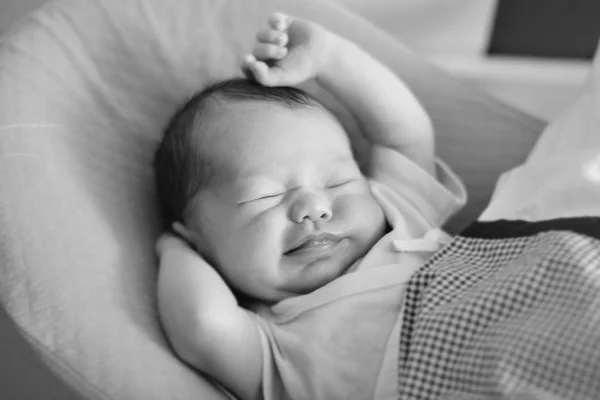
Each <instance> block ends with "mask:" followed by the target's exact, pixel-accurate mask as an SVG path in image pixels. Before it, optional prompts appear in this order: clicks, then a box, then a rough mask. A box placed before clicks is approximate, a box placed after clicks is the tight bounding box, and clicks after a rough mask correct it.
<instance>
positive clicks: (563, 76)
mask: <svg viewBox="0 0 600 400" xmlns="http://www.w3.org/2000/svg"><path fill="white" fill-rule="evenodd" d="M46 1H48V0H0V32H1V31H2V30H6V29H8V28H9V27H10V25H11V24H13V23H14V22H15V21H18V20H19V19H20V18H22V17H23V16H24V15H26V14H27V13H29V12H30V11H31V10H33V9H35V8H36V7H38V6H39V5H41V4H43V3H45V2H46ZM323 1H328V0H323ZM337 1H338V2H339V3H342V4H344V5H346V6H347V7H348V8H350V9H352V10H354V11H355V12H357V13H358V14H361V15H363V16H364V17H365V18H367V19H369V20H370V21H372V22H373V23H374V24H376V25H378V26H379V27H381V28H382V29H384V30H385V31H387V32H388V33H389V34H390V35H392V36H394V37H396V38H398V39H399V40H401V41H402V42H404V43H406V44H407V45H408V46H409V47H411V48H412V49H413V50H414V51H416V52H417V53H420V54H422V55H423V56H425V57H426V58H427V59H429V60H430V61H431V62H433V63H434V64H436V65H438V66H439V67H441V68H442V69H445V70H446V71H448V72H449V73H451V74H453V75H455V76H457V77H458V78H460V79H463V80H465V81H466V82H468V83H469V84H470V85H472V86H475V87H478V88H481V89H482V90H484V91H486V92H488V93H490V94H491V95H492V96H495V97H496V98H498V99H500V100H502V101H504V102H505V103H507V104H509V105H511V106H513V107H516V108H519V109H521V110H524V111H526V112H528V113H530V114H533V115H535V116H537V117H540V118H542V119H545V120H551V119H553V118H555V117H556V115H558V114H559V113H560V112H561V110H563V109H564V108H565V107H567V106H568V105H569V104H570V103H571V102H572V101H573V99H574V98H575V96H576V94H577V93H578V90H579V88H580V86H581V84H582V83H583V80H584V79H585V77H586V74H587V71H588V69H589V64H590V59H591V57H592V54H593V52H594V49H595V48H596V44H597V42H598V37H599V35H600V1H599V0H337Z"/></svg>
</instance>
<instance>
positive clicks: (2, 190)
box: [0, 0, 544, 400]
mask: <svg viewBox="0 0 600 400" xmlns="http://www.w3.org/2000/svg"><path fill="white" fill-rule="evenodd" d="M274 10H283V11H287V12H290V13H292V14H296V15H299V16H304V17H310V18H313V19H315V20H317V21H319V22H322V23H324V24H325V25H327V26H329V27H331V28H332V29H333V30H335V31H337V32H339V33H341V34H343V35H345V36H347V37H349V38H350V39H353V40H355V41H356V42H358V43H359V44H361V45H363V46H364V47H365V48H366V49H368V50H369V51H371V52H372V53H373V54H374V55H375V56H377V57H379V58H380V59H381V60H383V61H384V62H385V63H387V64H388V65H389V66H390V67H391V68H393V69H394V70H395V71H396V72H397V73H398V74H399V75H401V76H402V77H404V78H405V79H406V81H407V82H408V84H409V85H410V86H411V87H412V88H413V90H414V91H415V92H416V94H417V95H418V96H419V97H420V98H421V99H422V100H423V102H424V104H425V106H426V107H427V109H428V110H429V111H430V113H431V114H432V116H433V119H434V122H435V125H436V128H437V134H438V143H439V144H438V149H439V153H440V155H441V157H443V158H444V159H446V160H447V162H448V163H449V164H450V165H451V166H452V167H454V169H455V170H456V172H457V173H458V174H459V175H461V176H462V177H463V179H465V181H466V184H467V188H468V190H469V191H470V196H471V197H470V198H471V203H470V206H469V207H468V208H467V209H466V210H465V211H464V212H462V213H461V214H460V215H459V216H458V217H457V218H456V219H455V220H454V221H453V222H452V224H451V225H450V226H449V229H451V230H455V231H456V230H458V229H459V228H460V227H462V226H464V225H465V224H466V223H467V222H468V221H470V220H472V219H473V218H475V217H476V216H477V215H478V213H479V212H480V211H481V210H482V208H483V207H484V206H485V204H486V202H487V199H488V198H489V196H490V194H491V188H492V187H493V184H494V181H495V179H496V177H497V176H498V175H499V174H500V173H501V172H502V171H504V170H506V169H508V168H510V167H512V166H514V165H516V164H518V163H519V162H521V161H522V160H523V159H524V158H525V156H526V155H527V152H528V150H529V149H530V148H531V146H532V144H533V143H534V141H535V139H536V137H537V134H538V132H539V131H540V130H541V129H542V128H543V126H544V123H542V122H541V121H538V120H536V119H534V118H531V117H528V116H526V115H523V114H522V113H519V112H517V111H514V110H511V109H509V108H507V107H504V106H501V105H499V104H498V103H497V102H495V101H493V100H491V99H490V98H488V97H486V96H484V95H482V94H481V93H478V92H476V91H474V90H472V89H470V88H468V87H466V86H465V85H463V84H461V83H460V82H458V81H456V80H453V79H451V78H449V77H448V76H446V75H445V74H443V73H440V72H439V71H438V70H436V69H435V68H433V67H431V66H429V65H427V64H426V63H425V62H423V61H422V60H421V59H419V58H418V57H417V56H415V55H413V54H412V53H411V52H409V51H408V50H407V49H406V48H405V47H403V46H402V45H401V44H399V43H398V42H396V41H395V40H394V39H392V38H390V37H388V36H386V35H385V34H383V33H382V32H380V31H378V30H377V29H376V28H375V27H373V26H371V25H370V24H369V23H367V22H365V21H364V20H363V19H361V18H359V17H357V16H354V15H352V14H351V13H350V12H348V11H346V10H344V9H343V8H342V7H341V6H339V5H337V4H336V3H333V2H325V1H319V0H302V1H292V0H255V1H250V0H247V1H235V0H178V1H177V2H173V1H171V0H128V1H123V0H78V1H75V0H62V1H57V2H53V3H49V4H48V5H46V6H45V7H44V8H42V9H41V10H39V11H38V12H37V13H35V14H34V15H32V16H30V17H29V18H27V19H25V20H24V21H22V22H21V23H20V24H19V25H18V26H17V27H15V29H13V30H12V31H11V32H9V33H8V34H7V35H6V36H5V37H4V38H3V39H2V44H1V47H0V274H1V275H0V299H1V301H2V305H3V307H4V308H5V309H6V311H7V312H8V314H9V315H10V317H11V318H12V320H13V321H14V322H15V323H16V325H17V326H18V328H19V329H20V331H21V332H22V334H23V335H24V336H25V337H26V339H27V340H28V342H29V343H30V344H31V345H32V347H33V348H34V349H35V351H36V353H37V354H38V356H39V357H40V358H41V359H42V360H43V361H44V363H45V364H46V365H48V366H49V367H50V369H51V370H52V371H53V372H54V373H56V374H58V375H59V376H60V377H61V379H63V380H64V381H66V382H68V384H69V385H71V386H72V387H74V388H75V389H76V390H77V391H78V392H79V393H81V394H82V395H83V396H85V397H86V398H89V399H120V400H127V399H147V400H152V399H157V400H158V399H160V400H163V399H211V398H212V399H221V398H223V395H222V394H221V393H219V392H218V391H217V390H216V389H215V388H214V386H213V385H211V384H209V383H208V381H207V380H205V379H204V378H202V377H200V376H199V375H198V374H197V373H195V372H194V371H192V370H191V369H189V368H188V367H187V366H186V365H184V364H183V363H181V362H180V361H179V360H178V359H177V358H176V357H175V356H174V354H173V353H172V351H171V350H170V348H169V346H168V344H167V342H166V340H165V338H164V336H163V334H162V332H161V329H160V325H159V322H158V319H157V315H156V304H155V300H156V298H155V285H156V260H155V256H154V253H153V245H154V241H155V239H156V237H157V235H158V234H159V231H160V229H161V227H160V225H159V222H158V221H159V218H158V209H157V205H156V201H155V191H154V187H153V177H152V168H151V159H152V155H153V152H154V149H155V147H156V145H157V143H158V141H159V139H160V135H161V130H162V128H163V126H164V125H165V123H166V121H167V118H168V117H169V116H170V114H171V113H173V112H174V110H175V109H176V107H177V106H178V105H179V104H180V103H181V102H182V101H184V100H185V99H186V98H187V97H188V96H190V95H191V94H192V93H193V92H195V91H196V90H198V89H199V88H201V87H202V86H203V85H204V84H206V83H208V82H211V81H213V80H216V79H221V78H225V77H230V76H232V75H237V74H239V71H238V63H239V61H240V59H241V57H242V56H243V55H244V54H245V53H246V52H247V51H249V50H250V47H251V43H252V41H253V38H254V32H255V30H256V29H257V28H258V27H259V26H260V25H261V24H262V23H263V21H264V19H265V17H266V16H267V15H268V14H269V13H270V12H272V11H274ZM329 104H334V103H332V102H330V101H329ZM337 109H338V110H339V107H337ZM342 113H343V111H342ZM344 121H346V122H347V123H348V126H350V127H351V126H352V123H351V121H350V120H349V119H348V118H347V116H346V117H344Z"/></svg>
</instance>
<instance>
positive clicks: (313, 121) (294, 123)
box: [195, 101, 353, 175]
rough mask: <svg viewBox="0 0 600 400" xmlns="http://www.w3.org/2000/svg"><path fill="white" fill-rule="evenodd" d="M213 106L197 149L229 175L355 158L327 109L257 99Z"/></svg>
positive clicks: (197, 141)
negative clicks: (291, 105) (290, 105)
mask: <svg viewBox="0 0 600 400" xmlns="http://www.w3.org/2000/svg"><path fill="white" fill-rule="evenodd" d="M211 107H213V108H212V109H210V110H208V112H207V113H206V114H207V115H206V117H207V118H206V119H205V121H203V123H202V128H203V129H200V131H204V132H198V134H197V135H195V136H196V139H195V140H196V145H197V146H200V148H201V149H202V153H203V154H205V155H206V156H209V157H211V158H212V159H213V161H214V162H215V163H217V164H219V166H220V168H224V169H226V170H227V171H228V172H229V173H230V174H234V175H238V174H249V172H248V171H257V172H260V171H262V170H266V171H268V170H271V169H272V170H277V169H278V168H283V167H288V166H294V165H298V166H299V165H300V164H301V163H306V164H310V163H311V162H314V163H319V162H320V163H321V164H323V165H324V164H326V163H327V164H330V165H331V163H332V162H333V160H339V159H351V160H353V157H352V151H351V148H350V144H349V140H348V138H347V136H346V133H345V131H344V130H343V128H342V127H341V125H340V123H339V122H338V121H337V120H336V119H335V117H334V116H332V115H331V114H330V113H329V111H327V110H323V109H320V108H317V107H316V106H309V105H301V106H297V107H288V106H286V105H278V104H269V103H266V102H259V101H246V102H221V103H220V104H219V103H214V104H213V105H212V106H211Z"/></svg>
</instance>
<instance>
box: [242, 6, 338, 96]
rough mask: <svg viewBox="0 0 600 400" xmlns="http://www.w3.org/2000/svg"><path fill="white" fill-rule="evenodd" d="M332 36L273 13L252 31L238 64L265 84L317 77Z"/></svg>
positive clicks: (300, 81)
mask: <svg viewBox="0 0 600 400" xmlns="http://www.w3.org/2000/svg"><path fill="white" fill-rule="evenodd" d="M332 37H333V36H332V35H331V33H330V32H329V31H327V30H326V29H325V28H323V27H322V26H320V25H318V24H316V23H313V22H310V21H305V20H302V19H297V18H293V17H290V16H288V15H285V14H283V13H274V14H273V15H272V16H271V17H270V18H269V19H268V21H267V24H266V25H265V26H264V27H263V28H262V29H260V30H259V31H258V33H257V34H256V43H255V45H254V49H253V51H252V54H249V55H248V56H247V57H246V58H245V59H244V62H243V64H242V69H243V70H244V72H245V73H246V74H247V75H250V76H251V77H253V78H254V79H256V80H257V81H258V82H259V83H261V84H263V85H265V86H290V85H296V84H299V83H302V82H304V81H306V80H309V79H312V78H315V77H317V75H318V74H319V72H320V70H321V68H322V66H323V65H324V64H325V62H326V60H327V57H328V56H329V52H330V48H331V42H332Z"/></svg>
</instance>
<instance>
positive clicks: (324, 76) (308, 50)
mask: <svg viewBox="0 0 600 400" xmlns="http://www.w3.org/2000/svg"><path fill="white" fill-rule="evenodd" d="M245 67H246V69H247V70H250V71H251V72H252V74H253V75H254V77H255V78H256V79H257V80H258V81H259V82H261V83H263V84H265V85H269V86H280V85H294V84H298V83H301V82H303V81H304V80H307V79H311V78H315V79H316V80H317V81H318V82H319V83H320V84H321V85H322V86H323V87H324V88H325V89H327V91H329V92H330V93H331V94H333V95H334V96H335V97H337V98H338V99H339V100H340V101H341V102H342V103H343V104H344V105H345V106H346V107H348V108H349V110H350V111H351V112H352V114H353V115H354V116H355V117H356V118H357V121H358V123H359V126H360V128H361V131H362V132H363V134H364V135H365V136H366V137H367V139H369V140H370V141H371V142H373V143H375V144H379V145H382V146H387V147H390V148H393V149H395V150H398V151H400V152H402V153H403V154H404V155H405V156H407V157H408V158H410V159H411V160H412V161H414V162H416V163H417V164H419V165H420V166H421V167H423V168H424V169H425V170H427V171H428V172H430V173H433V171H434V134H433V125H432V122H431V119H430V118H429V116H428V115H427V113H426V112H425V110H424V109H423V107H422V106H421V104H420V103H419V101H418V100H417V99H416V97H415V96H414V95H413V93H412V92H411V91H410V89H408V87H407V86H406V85H405V84H404V83H403V82H402V81H401V80H400V79H399V78H398V77H397V76H395V75H394V74H393V73H392V71H390V70H389V69H388V68H387V67H386V66H384V65H383V64H382V63H380V62H379V61H377V60H376V59H375V58H373V57H372V56H370V55H369V54H368V53H367V52H365V51H363V50H362V49H361V48H359V47H358V46H357V45H355V44H354V43H352V42H350V41H348V40H346V39H344V38H343V37H341V36H338V35H336V34H334V33H332V32H329V31H327V30H326V29H325V28H323V27H321V26H320V25H318V24H315V23H312V22H309V21H305V20H301V19H295V18H291V17H288V16H286V15H283V14H280V13H277V14H274V15H273V16H272V17H271V18H270V20H269V22H268V25H267V26H266V27H265V28H263V29H262V30H261V31H259V33H258V35H257V44H256V46H255V48H254V51H253V54H252V56H251V57H250V58H249V59H247V60H246V62H245Z"/></svg>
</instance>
